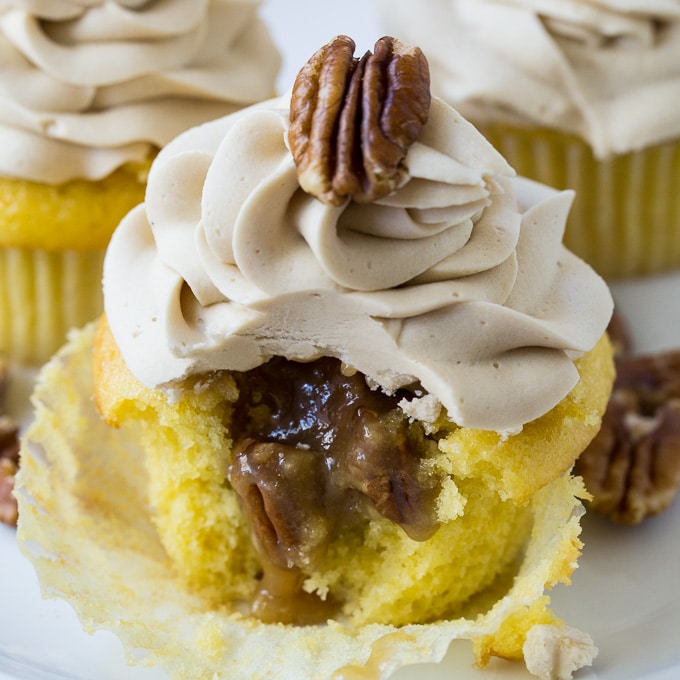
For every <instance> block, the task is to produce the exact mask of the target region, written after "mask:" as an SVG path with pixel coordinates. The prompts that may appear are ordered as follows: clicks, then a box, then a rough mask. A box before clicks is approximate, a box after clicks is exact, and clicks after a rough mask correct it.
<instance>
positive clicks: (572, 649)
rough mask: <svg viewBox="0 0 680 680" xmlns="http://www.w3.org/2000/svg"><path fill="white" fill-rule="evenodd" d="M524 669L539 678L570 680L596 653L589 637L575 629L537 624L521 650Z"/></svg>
mask: <svg viewBox="0 0 680 680" xmlns="http://www.w3.org/2000/svg"><path fill="white" fill-rule="evenodd" d="M522 651H523V653H524V660H525V663H526V666H527V670H528V671H529V672H530V673H531V674H532V675H535V676H536V677H537V678H540V680H570V679H571V678H572V677H573V673H574V671H577V670H578V669H579V668H583V667H584V666H590V665H592V663H593V660H594V659H595V657H596V656H597V652H598V650H597V647H595V645H594V644H593V641H592V639H591V637H590V636H589V635H588V634H587V633H583V632H582V631H580V630H578V629H577V628H572V627H570V626H562V627H560V626H556V625H552V624H543V623H539V624H536V625H535V626H532V628H531V629H530V630H529V632H528V633H527V636H526V640H525V642H524V647H523V649H522Z"/></svg>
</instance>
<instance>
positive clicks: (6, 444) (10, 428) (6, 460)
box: [0, 357, 19, 526]
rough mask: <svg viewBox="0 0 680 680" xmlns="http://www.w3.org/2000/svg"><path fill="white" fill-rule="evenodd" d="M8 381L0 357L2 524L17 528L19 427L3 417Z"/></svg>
mask: <svg viewBox="0 0 680 680" xmlns="http://www.w3.org/2000/svg"><path fill="white" fill-rule="evenodd" d="M7 380H8V377H7V363H6V362H5V360H4V359H3V357H0V522H3V523H4V524H9V525H10V526H15V525H16V523H17V502H16V499H15V498H14V496H12V490H13V489H14V477H15V475H16V473H17V471H18V469H19V425H18V423H16V422H15V421H14V420H13V419H12V418H10V417H9V416H6V415H2V406H3V401H4V397H5V392H6V389H7Z"/></svg>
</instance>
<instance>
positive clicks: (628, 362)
mask: <svg viewBox="0 0 680 680" xmlns="http://www.w3.org/2000/svg"><path fill="white" fill-rule="evenodd" d="M616 366H617V378H616V383H615V385H614V391H613V393H612V397H611V399H610V401H609V404H608V406H607V410H606V412H605V415H604V418H603V421H602V428H601V429H600V432H599V433H598V435H597V436H596V437H595V439H594V440H593V441H592V442H591V444H590V446H589V447H588V448H587V449H586V450H585V451H584V452H583V454H581V456H580V458H579V459H578V460H577V462H576V466H575V468H574V470H575V472H576V473H577V474H579V475H581V476H582V477H583V480H584V482H585V485H586V488H587V489H588V491H589V492H590V493H591V494H592V495H593V500H592V502H591V507H592V509H593V510H595V511H596V512H600V513H602V514H606V515H609V516H610V517H611V518H612V519H613V520H614V521H616V522H618V523H620V524H638V523H639V522H641V521H642V520H643V519H644V518H645V517H647V516H652V515H657V514H659V513H661V512H663V511H664V510H665V509H666V508H667V507H668V506H669V505H670V504H671V503H672V501H673V499H674V498H675V495H676V493H677V490H678V488H679V487H680V352H663V353H659V354H654V355H649V356H625V355H624V356H619V357H618V358H617V360H616Z"/></svg>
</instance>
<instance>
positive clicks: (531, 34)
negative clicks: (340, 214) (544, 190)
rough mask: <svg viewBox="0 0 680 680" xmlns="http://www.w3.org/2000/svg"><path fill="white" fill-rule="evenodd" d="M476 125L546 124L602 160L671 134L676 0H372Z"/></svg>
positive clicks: (678, 56) (679, 27) (677, 56)
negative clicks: (420, 0) (418, 0)
mask: <svg viewBox="0 0 680 680" xmlns="http://www.w3.org/2000/svg"><path fill="white" fill-rule="evenodd" d="M381 3H382V6H383V9H384V11H383V17H384V23H385V24H386V26H387V27H388V28H389V29H390V31H391V32H392V33H393V34H394V35H399V36H402V37H403V38H404V39H405V40H409V41H411V42H414V43H415V44H420V45H422V46H423V47H424V48H427V52H428V58H429V60H430V67H431V70H432V78H433V87H434V91H435V92H437V93H438V94H440V95H441V96H443V97H444V98H445V99H446V100H447V101H450V102H452V103H453V105H454V106H456V108H458V109H459V110H460V111H461V113H463V115H465V116H466V117H467V118H469V119H470V120H473V121H475V122H482V123H483V122H486V121H492V122H497V121H500V122H506V123H510V124H520V125H529V126H540V127H547V128H549V129H556V130H559V131H561V132H567V133H572V134H576V135H578V136H580V137H581V138H583V139H584V140H586V141H587V142H588V143H589V144H590V146H591V147H592V148H593V151H594V153H595V155H596V156H598V157H600V158H604V157H607V156H609V155H611V154H613V153H623V152H627V151H632V150H637V149H640V148H642V147H645V146H648V145H651V144H654V143H657V142H661V141H664V140H668V139H674V138H677V137H678V136H679V135H680V116H678V115H677V104H678V102H679V101H680V0H426V2H425V3H424V5H422V6H421V5H420V4H419V5H418V6H417V8H416V6H415V5H414V4H413V3H410V2H408V0H381Z"/></svg>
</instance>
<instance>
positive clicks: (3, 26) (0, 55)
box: [0, 0, 280, 184]
mask: <svg viewBox="0 0 680 680" xmlns="http://www.w3.org/2000/svg"><path fill="white" fill-rule="evenodd" d="M257 7H258V2H256V1H250V0H246V1H243V0H241V1H239V2H236V1H232V0H167V1H165V2H161V1H160V0H113V1H111V2H104V1H103V0H88V1H87V2H84V1H83V0H8V1H7V2H3V3H2V8H1V9H0V83H1V86H0V147H1V148H2V154H0V176H5V177H17V178H21V179H28V180H33V181H37V182H41V183H49V184H57V183H62V182H65V181H67V180H70V179H74V178H82V179H89V180H97V179H101V178H102V177H104V176H106V175H108V174H109V173H110V172H112V171H113V170H114V169H116V168H117V167H119V166H120V165H122V164H123V163H125V162H128V161H137V160H142V159H144V158H145V157H146V156H147V155H148V153H149V151H150V149H151V148H153V147H161V146H163V145H164V144H166V143H167V142H168V141H170V139H172V138H173V137H175V136H176V135H177V134H178V133H179V132H181V131H182V130H185V129H187V128H189V127H192V126H194V125H197V124H199V123H201V122H203V121H205V120H211V119H213V118H216V117H219V116H223V115H226V114H228V113H231V112H232V111H234V110H236V109H238V108H242V107H243V106H245V105H248V104H250V103H252V102H255V101H260V100H261V99H263V98H266V97H270V96H272V94H273V92H274V79H275V77H276V73H277V71H278V68H279V63H280V61H279V56H278V52H277V50H276V49H275V48H274V46H273V43H272V42H271V40H270V38H269V35H268V33H267V31H266V29H265V27H264V24H263V23H262V22H261V20H260V19H259V18H258V15H257Z"/></svg>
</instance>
